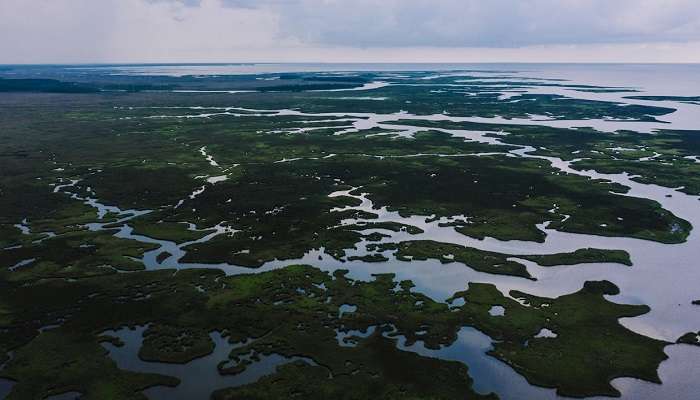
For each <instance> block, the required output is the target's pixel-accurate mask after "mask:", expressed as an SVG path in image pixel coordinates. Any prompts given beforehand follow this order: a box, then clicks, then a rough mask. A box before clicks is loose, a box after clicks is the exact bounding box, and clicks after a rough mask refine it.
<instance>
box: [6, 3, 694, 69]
mask: <svg viewBox="0 0 700 400" xmlns="http://www.w3.org/2000/svg"><path fill="white" fill-rule="evenodd" d="M698 42H700V7H698V5H697V0H615V1H610V0H490V1H482V0H0V63H11V62H163V61H172V62H175V61H191V62H194V61H201V62H206V61H574V60H577V61H694V62H698V61H700V54H699V52H698V51H697V50H698Z"/></svg>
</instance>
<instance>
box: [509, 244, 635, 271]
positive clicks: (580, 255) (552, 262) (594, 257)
mask: <svg viewBox="0 0 700 400" xmlns="http://www.w3.org/2000/svg"><path fill="white" fill-rule="evenodd" d="M519 257H520V258H523V259H526V260H530V261H533V262H536V263H537V264H539V265H541V266H543V267H553V266H557V265H574V264H583V263H617V264H624V265H628V266H631V265H632V261H631V260H630V255H629V253H627V252H626V251H623V250H601V249H591V248H587V249H578V250H576V251H574V252H573V253H557V254H547V255H536V256H533V255H531V256H519Z"/></svg>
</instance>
